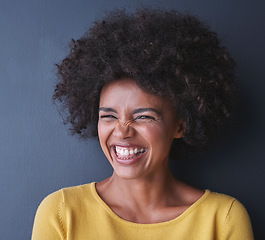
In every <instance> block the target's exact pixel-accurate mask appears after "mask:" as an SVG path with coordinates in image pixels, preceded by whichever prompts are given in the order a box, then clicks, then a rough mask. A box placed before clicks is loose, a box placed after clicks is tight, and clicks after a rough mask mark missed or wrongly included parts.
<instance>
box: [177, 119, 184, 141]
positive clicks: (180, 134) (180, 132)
mask: <svg viewBox="0 0 265 240" xmlns="http://www.w3.org/2000/svg"><path fill="white" fill-rule="evenodd" d="M185 132H186V123H185V122H184V120H183V119H179V120H178V121H177V124H176V130H175V134H174V138H182V137H183V135H184V133H185Z"/></svg>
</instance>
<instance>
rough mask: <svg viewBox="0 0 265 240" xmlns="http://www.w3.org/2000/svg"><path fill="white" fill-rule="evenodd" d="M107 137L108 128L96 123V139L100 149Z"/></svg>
mask: <svg viewBox="0 0 265 240" xmlns="http://www.w3.org/2000/svg"><path fill="white" fill-rule="evenodd" d="M108 135H109V127H108V126H107V125H106V124H103V123H101V122H99V123H98V138H99V142H100V144H101V147H103V145H104V144H105V143H106V141H107V139H108Z"/></svg>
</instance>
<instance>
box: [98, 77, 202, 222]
mask: <svg viewBox="0 0 265 240" xmlns="http://www.w3.org/2000/svg"><path fill="white" fill-rule="evenodd" d="M99 105H100V106H99V122H98V133H99V140H100V144H101V147H102V149H103V152H104V153H105V155H106V157H107V158H108V160H109V162H110V164H111V165H112V167H113V169H114V171H113V175H112V176H111V177H110V178H108V179H105V180H104V181H102V182H100V183H97V184H96V189H97V192H98V194H99V195H100V197H101V198H102V199H103V200H104V201H105V203H106V204H107V205H108V206H109V207H110V208H111V209H112V211H113V212H114V213H116V214H117V215H118V216H119V217H121V218H122V219H125V220H127V221H130V222H135V223H145V224H150V223H159V222H165V221H169V220H172V219H174V218H176V217H178V216H180V215H181V214H182V213H183V212H184V211H185V210H186V209H187V208H189V207H190V206H191V205H192V204H193V203H194V202H196V201H197V200H198V199H199V198H200V197H201V196H202V195H203V194H204V191H201V190H199V189H196V188H193V187H191V186H189V185H187V184H185V183H183V182H181V181H179V180H177V179H175V178H174V177H173V175H172V174H171V172H170V169H169V166H168V158H169V151H170V147H171V143H172V141H173V139H174V138H181V137H182V136H183V134H184V132H185V123H184V121H183V120H182V119H180V118H178V116H176V113H175V111H174V109H173V106H172V105H171V104H170V102H169V101H168V100H166V99H163V98H160V97H158V96H154V95H150V94H148V93H146V92H144V91H143V90H142V89H140V88H139V87H138V86H137V85H136V83H135V82H134V81H133V80H131V79H125V80H119V81H116V82H113V83H110V84H108V85H106V86H104V88H103V90H102V92H101V96H100V104H99Z"/></svg>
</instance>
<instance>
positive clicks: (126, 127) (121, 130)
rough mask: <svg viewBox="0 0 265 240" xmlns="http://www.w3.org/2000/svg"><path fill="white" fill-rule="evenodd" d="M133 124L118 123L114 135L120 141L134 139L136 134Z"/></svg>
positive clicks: (128, 122) (127, 122) (126, 122)
mask: <svg viewBox="0 0 265 240" xmlns="http://www.w3.org/2000/svg"><path fill="white" fill-rule="evenodd" d="M131 124H132V121H118V122H117V123H116V126H115V129H114V132H113V134H114V135H115V136H116V137H118V138H120V139H125V138H130V137H132V136H133V134H134V129H133V127H132V126H131Z"/></svg>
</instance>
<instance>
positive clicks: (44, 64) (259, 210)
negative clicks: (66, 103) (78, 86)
mask: <svg viewBox="0 0 265 240" xmlns="http://www.w3.org/2000/svg"><path fill="white" fill-rule="evenodd" d="M143 5H144V6H153V7H156V6H162V7H164V8H166V9H171V8H174V9H178V10H180V11H185V10H188V11H190V13H192V14H195V15H197V16H199V17H200V18H202V19H204V20H206V21H208V22H209V24H210V25H211V26H212V27H213V29H214V30H215V31H217V32H218V33H219V34H220V36H222V38H223V40H224V41H223V43H224V45H225V46H227V47H228V49H229V50H230V52H231V55H232V56H233V57H234V59H235V60H236V62H237V63H238V68H237V72H238V76H239V78H240V80H241V83H240V86H241V93H242V100H241V102H240V111H239V114H238V117H237V124H235V125H236V126H237V127H236V130H233V131H230V130H229V133H228V134H224V136H223V137H222V138H221V139H220V140H219V141H217V142H215V143H214V144H213V145H212V147H211V148H210V150H209V151H208V152H207V153H204V154H203V155H201V156H200V157H198V158H197V159H193V160H189V161H179V162H174V163H172V168H173V171H174V173H175V174H176V175H178V176H179V177H180V178H181V179H183V180H185V181H187V182H189V183H191V184H193V185H195V186H197V187H200V188H202V189H205V188H209V189H211V190H214V191H217V192H223V193H226V194H229V195H232V196H235V197H237V198H238V199H239V200H241V202H242V203H243V204H244V205H245V206H246V207H247V209H248V211H249V214H250V217H251V219H252V223H253V227H254V232H255V236H256V239H264V238H265V230H264V221H265V207H264V202H265V174H264V172H265V171H264V170H265V162H264V157H265V144H264V143H265V141H264V133H265V128H264V120H265V111H264V110H265V109H264V108H265V107H264V103H265V94H264V89H265V88H264V87H265V83H264V77H265V70H264V69H265V68H264V63H265V59H264V58H265V51H264V42H265V14H264V12H265V11H264V10H265V4H264V1H262V0H260V1H258V0H254V1H253V0H252V1H250V0H246V1H243V0H240V1H239V0H222V1H221V0H220V1H217V0H201V1H200V0H178V1H177V0H164V1H155V0H142V1H140V0H138V1H131V0H112V1H108V0H97V1H90V0H86V1H82V0H72V1H70V0H45V1H44V0H43V1H41V0H24V1H21V0H9V1H7V0H6V1H5V0H0V36H1V40H0V112H1V117H0V169H1V174H0V184H1V190H0V191H1V197H0V213H1V214H0V232H1V239H6V240H9V239H30V236H31V230H32V225H33V220H34V215H35V212H36V209H37V207H38V205H39V203H40V202H41V200H42V199H43V198H44V197H45V196H47V195H48V194H49V193H51V192H53V191H55V190H58V189H59V188H62V187H67V186H72V185H78V184H83V183H87V182H91V181H100V180H102V179H104V178H106V177H108V176H109V175H110V174H111V172H112V171H111V168H110V165H109V164H108V163H107V160H106V159H105V157H104V155H103V153H101V150H100V147H99V144H98V143H97V140H95V139H94V140H93V139H91V140H88V141H80V140H78V138H77V137H73V136H71V135H70V134H69V132H68V131H67V127H66V126H64V125H63V123H62V119H61V117H60V116H59V114H58V112H57V109H56V106H55V105H54V104H53V103H52V101H51V96H52V93H53V88H54V86H55V82H56V71H55V67H54V63H57V62H59V61H60V60H61V59H62V58H63V57H64V56H65V55H66V54H67V52H68V43H69V41H70V40H71V38H75V39H76V38H79V37H80V36H81V35H82V34H83V33H84V32H85V31H86V30H87V29H88V28H89V26H90V25H91V24H92V22H93V21H94V20H95V19H98V18H100V17H101V16H102V15H103V14H104V12H105V11H107V10H111V9H114V8H121V7H125V8H127V9H129V10H130V11H132V10H134V9H135V8H136V7H139V6H143Z"/></svg>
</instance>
